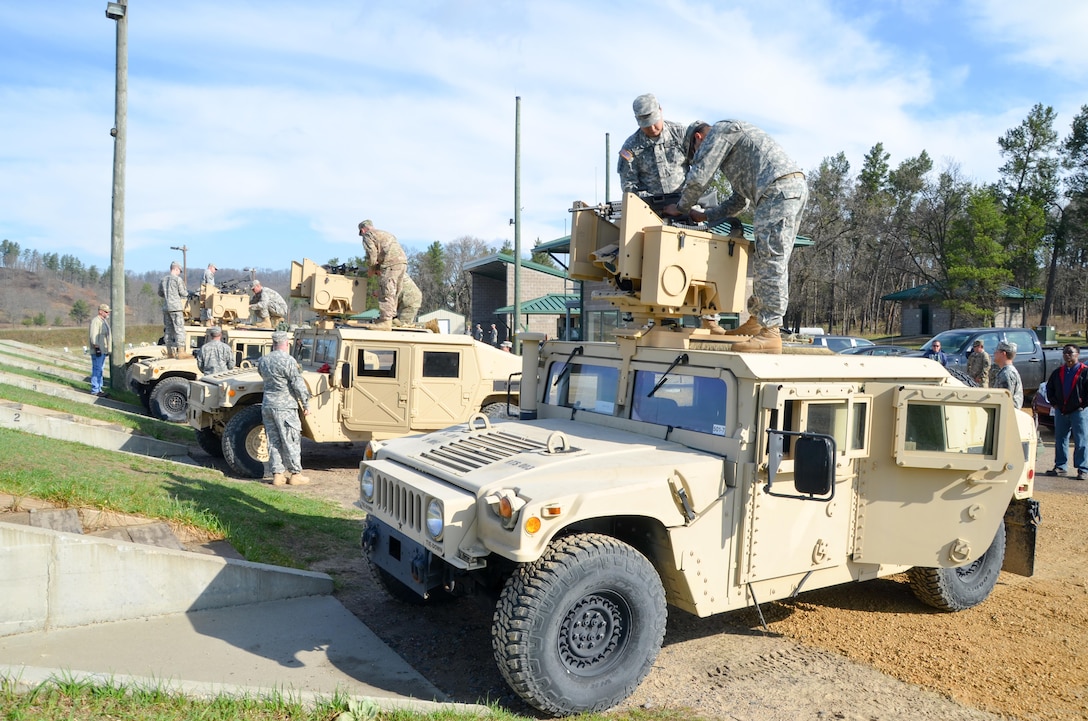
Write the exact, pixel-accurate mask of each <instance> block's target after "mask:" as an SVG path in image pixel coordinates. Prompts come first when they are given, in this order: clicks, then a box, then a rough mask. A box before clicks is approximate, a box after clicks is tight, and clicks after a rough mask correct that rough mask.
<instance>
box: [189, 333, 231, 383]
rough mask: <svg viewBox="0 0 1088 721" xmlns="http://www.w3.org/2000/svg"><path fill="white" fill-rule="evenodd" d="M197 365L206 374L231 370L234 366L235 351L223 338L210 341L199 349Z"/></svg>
mask: <svg viewBox="0 0 1088 721" xmlns="http://www.w3.org/2000/svg"><path fill="white" fill-rule="evenodd" d="M196 365H197V368H199V369H200V372H201V373H204V374H205V375H211V374H212V373H219V372H221V371H229V370H231V369H232V368H234V351H232V350H231V349H230V346H229V345H227V344H226V343H224V342H223V341H221V340H213V341H208V342H207V343H205V344H204V346H203V347H202V348H201V349H200V350H199V351H197V354H196Z"/></svg>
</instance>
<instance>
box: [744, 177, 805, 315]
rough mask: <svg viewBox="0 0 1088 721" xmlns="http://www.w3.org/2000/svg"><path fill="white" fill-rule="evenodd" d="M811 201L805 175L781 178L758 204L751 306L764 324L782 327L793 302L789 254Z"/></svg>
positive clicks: (750, 308) (755, 217)
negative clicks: (807, 204)
mask: <svg viewBox="0 0 1088 721" xmlns="http://www.w3.org/2000/svg"><path fill="white" fill-rule="evenodd" d="M807 202H808V184H807V183H806V182H805V179H804V177H803V176H802V175H800V174H797V175H793V176H787V177H785V178H779V179H778V180H776V181H775V182H774V183H772V184H771V186H770V187H769V188H767V192H765V193H764V194H763V197H761V198H760V199H759V202H758V203H756V209H755V216H754V218H753V221H752V222H753V226H754V235H755V241H756V242H755V255H754V257H753V259H752V271H753V282H752V286H753V287H752V292H753V297H752V300H751V302H749V304H748V307H749V310H750V311H751V313H752V315H754V316H755V317H756V319H757V320H759V323H760V325H763V326H780V325H782V318H783V316H784V315H786V307H787V306H788V305H789V302H790V255H791V254H792V253H793V242H794V240H795V239H796V237H797V232H798V230H800V228H801V216H802V215H803V214H804V212H805V204H806V203H807Z"/></svg>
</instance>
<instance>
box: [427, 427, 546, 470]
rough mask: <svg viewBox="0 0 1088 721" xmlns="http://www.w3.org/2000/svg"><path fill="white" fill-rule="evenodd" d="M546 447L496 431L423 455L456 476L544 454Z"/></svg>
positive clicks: (542, 444)
mask: <svg viewBox="0 0 1088 721" xmlns="http://www.w3.org/2000/svg"><path fill="white" fill-rule="evenodd" d="M546 448H547V444H546V443H541V442H540V441H531V440H529V439H528V438H522V437H520V436H515V435H513V434H510V433H504V432H502V431H493V432H491V433H479V434H473V435H472V436H469V437H468V438H464V439H461V440H458V441H454V442H453V443H447V444H446V445H444V446H439V447H438V448H435V449H434V450H430V451H426V452H424V453H422V454H421V457H422V458H424V459H425V460H427V461H430V462H431V463H433V464H435V465H437V466H442V467H444V468H447V469H449V470H451V471H453V472H455V473H468V472H469V471H474V470H477V469H479V468H484V467H485V466H489V465H491V464H492V463H498V462H499V461H503V460H506V459H507V458H510V457H511V456H516V455H517V454H519V453H529V452H533V451H542V450H545V449H546Z"/></svg>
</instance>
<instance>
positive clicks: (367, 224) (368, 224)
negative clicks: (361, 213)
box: [359, 218, 374, 230]
mask: <svg viewBox="0 0 1088 721" xmlns="http://www.w3.org/2000/svg"><path fill="white" fill-rule="evenodd" d="M373 227H374V221H373V220H371V219H370V218H367V219H366V220H364V221H363V222H362V223H359V230H362V229H363V228H373Z"/></svg>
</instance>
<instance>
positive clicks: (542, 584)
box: [491, 533, 667, 716]
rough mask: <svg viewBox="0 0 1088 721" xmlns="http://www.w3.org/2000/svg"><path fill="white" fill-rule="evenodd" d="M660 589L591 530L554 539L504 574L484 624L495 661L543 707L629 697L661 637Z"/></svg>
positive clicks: (640, 559) (568, 710)
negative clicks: (537, 555)
mask: <svg viewBox="0 0 1088 721" xmlns="http://www.w3.org/2000/svg"><path fill="white" fill-rule="evenodd" d="M666 617H667V610H666V607H665V591H664V589H663V588H662V586H661V578H660V577H659V576H658V574H657V571H656V570H655V569H654V567H653V564H651V563H650V561H649V560H647V558H646V557H645V556H643V555H642V554H641V553H639V552H638V551H637V550H635V549H634V548H632V547H631V546H629V545H627V544H626V543H623V542H622V541H618V540H616V539H615V538H611V537H609V536H604V535H600V534H594V533H586V534H578V535H573V536H568V537H566V538H562V539H558V540H556V541H554V542H553V543H552V544H551V546H550V547H549V548H548V550H547V551H546V552H545V553H544V555H543V556H541V557H540V558H539V559H537V560H536V561H534V562H532V563H528V564H525V565H522V566H520V567H519V568H518V569H517V570H516V571H515V572H514V574H513V575H512V576H511V577H510V578H509V579H508V580H507V582H506V585H505V587H504V588H503V590H502V594H501V595H500V597H499V602H498V605H497V606H496V608H495V618H494V622H493V624H492V628H491V646H492V649H493V650H494V652H495V662H496V663H497V664H498V667H499V671H501V672H502V675H503V677H504V678H505V679H506V682H507V683H508V684H509V685H510V688H512V689H513V690H514V691H515V692H516V693H517V694H518V695H519V696H521V698H522V699H524V700H525V701H526V702H527V703H529V704H531V705H532V706H534V707H536V708H538V709H540V710H541V711H544V712H545V713H549V714H552V715H556V716H559V715H569V714H575V713H581V712H588V711H602V710H604V709H606V708H609V707H611V706H615V705H616V704H617V703H619V702H620V701H622V700H623V699H625V698H627V697H628V696H630V695H631V694H632V693H633V692H634V690H635V689H636V688H637V687H638V685H639V683H641V681H642V679H643V678H645V677H646V674H647V673H649V671H650V668H651V667H652V666H653V663H654V659H656V658H657V654H658V652H659V651H660V650H661V642H662V639H663V638H664V636H665V620H666Z"/></svg>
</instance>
